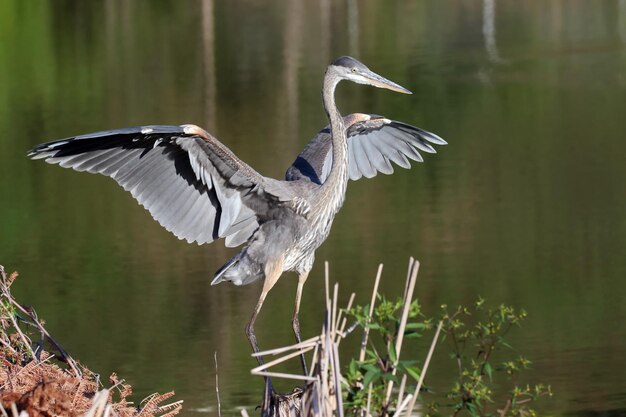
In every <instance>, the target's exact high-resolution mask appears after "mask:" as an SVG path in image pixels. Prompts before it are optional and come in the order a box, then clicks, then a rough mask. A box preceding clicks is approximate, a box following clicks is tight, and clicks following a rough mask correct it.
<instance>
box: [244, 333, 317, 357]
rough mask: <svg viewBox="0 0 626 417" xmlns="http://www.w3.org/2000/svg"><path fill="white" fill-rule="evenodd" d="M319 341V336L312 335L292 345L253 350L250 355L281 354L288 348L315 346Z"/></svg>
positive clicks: (288, 349) (287, 350)
mask: <svg viewBox="0 0 626 417" xmlns="http://www.w3.org/2000/svg"><path fill="white" fill-rule="evenodd" d="M319 341H320V336H315V337H312V338H310V339H307V340H304V341H302V342H300V343H296V344H294V345H290V346H283V347H279V348H274V349H268V350H264V351H262V352H255V353H252V354H251V356H252V357H257V356H269V355H278V354H281V353H285V352H289V351H290V350H293V349H304V348H307V347H309V346H317V344H318V343H319Z"/></svg>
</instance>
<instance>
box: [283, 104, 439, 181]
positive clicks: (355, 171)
mask: <svg viewBox="0 0 626 417" xmlns="http://www.w3.org/2000/svg"><path fill="white" fill-rule="evenodd" d="M344 125H345V126H346V133H347V141H348V176H349V177H350V179H352V180H358V179H360V178H362V177H366V178H372V177H374V176H375V175H376V174H377V173H378V172H381V173H383V174H391V173H393V165H392V164H391V162H393V163H395V164H396V165H398V166H400V167H402V168H410V167H411V163H410V162H409V159H411V160H413V161H417V162H422V161H423V160H424V159H423V158H422V155H421V154H420V151H421V152H426V153H435V152H436V151H435V148H434V147H433V146H432V144H435V145H445V144H446V141H444V140H443V139H441V138H440V137H439V136H437V135H435V134H434V133H430V132H427V131H425V130H423V129H420V128H417V127H414V126H411V125H408V124H406V123H402V122H396V121H393V120H389V119H386V118H384V117H382V116H376V115H368V114H363V113H354V114H351V115H349V116H346V117H345V118H344ZM332 146H333V145H332V140H331V136H330V128H329V127H328V126H327V127H325V128H324V129H322V130H321V131H320V132H319V133H318V134H317V135H316V136H315V137H314V138H313V139H312V140H311V141H310V142H309V143H308V144H307V145H306V147H305V148H304V150H303V151H302V152H301V153H300V155H298V158H296V160H295V161H294V163H293V164H292V165H291V166H290V167H289V169H288V170H287V173H286V174H285V179H286V180H287V181H298V180H304V181H311V182H313V183H314V184H318V185H319V184H323V183H324V181H326V179H327V178H328V174H329V173H330V169H331V167H332V163H333V157H332Z"/></svg>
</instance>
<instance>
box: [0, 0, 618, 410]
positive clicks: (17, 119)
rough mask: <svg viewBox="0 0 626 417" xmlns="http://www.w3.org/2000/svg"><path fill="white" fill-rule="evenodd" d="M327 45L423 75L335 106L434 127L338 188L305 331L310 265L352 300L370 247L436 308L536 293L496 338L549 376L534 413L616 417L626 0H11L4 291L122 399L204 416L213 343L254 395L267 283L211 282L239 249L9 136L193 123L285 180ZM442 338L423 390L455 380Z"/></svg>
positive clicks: (227, 380) (252, 397) (1, 144)
mask: <svg viewBox="0 0 626 417" xmlns="http://www.w3.org/2000/svg"><path fill="white" fill-rule="evenodd" d="M340 55H352V56H355V57H356V58H358V59H360V60H362V61H363V62H364V63H365V64H366V65H368V66H369V67H370V68H371V69H373V70H374V71H376V72H378V73H380V74H382V75H383V76H385V77H388V78H390V79H392V80H394V81H397V82H398V83H400V84H401V85H403V86H406V87H407V88H409V89H410V90H412V91H413V92H414V95H413V96H404V95H398V94H393V93H390V92H387V91H383V90H378V89H374V88H370V87H364V86H358V85H354V84H350V85H345V84H342V85H341V86H340V87H339V89H338V92H337V96H338V104H339V107H340V110H341V111H342V112H343V113H344V114H347V113H350V112H354V111H360V112H367V113H377V114H384V115H385V116H387V117H389V118H392V119H396V120H401V121H404V122H407V123H410V124H414V125H417V126H420V127H422V128H424V129H426V130H430V131H433V132H435V133H437V134H439V135H440V136H442V137H443V138H445V139H446V140H447V141H448V142H449V146H446V147H440V148H438V150H439V153H438V154H436V155H426V158H425V159H426V162H425V163H424V164H417V165H414V167H413V169H412V170H410V171H407V170H401V169H397V170H396V173H395V174H394V175H393V176H383V175H379V176H378V177H376V178H375V179H372V180H361V181H358V182H353V183H351V184H350V186H349V190H348V196H347V201H346V204H345V206H344V209H343V210H342V211H341V212H340V213H339V215H338V217H337V219H336V221H335V223H334V227H333V231H332V233H331V236H330V238H329V239H328V241H327V242H326V243H325V244H324V245H323V246H322V248H321V249H320V250H319V251H318V253H317V264H316V266H315V268H314V270H313V271H312V273H311V275H310V279H309V281H308V283H307V286H306V288H305V293H304V298H303V307H302V309H303V313H302V317H301V323H302V328H303V333H304V336H305V337H307V336H311V335H313V334H315V333H317V332H318V330H319V327H320V325H321V317H322V303H323V293H324V289H323V261H324V260H328V261H329V262H330V270H331V279H332V280H336V281H339V282H340V285H341V287H340V288H341V293H342V297H341V298H342V300H344V299H347V298H348V295H349V293H350V292H352V291H355V292H356V293H357V301H359V302H362V303H366V302H368V300H369V293H370V289H371V286H372V283H373V280H374V274H375V271H376V267H377V265H378V263H381V262H382V263H384V264H385V272H384V275H383V276H384V278H383V284H382V287H383V289H384V291H385V293H387V294H388V295H390V296H395V295H401V293H402V288H403V285H404V274H405V271H406V266H407V262H408V258H409V256H415V257H417V258H418V259H420V260H421V262H422V268H421V271H420V275H419V279H418V287H417V290H416V292H417V294H418V297H419V298H420V302H421V303H422V304H423V307H424V310H425V312H426V313H428V314H436V313H437V312H438V311H439V305H441V304H443V303H446V304H448V305H455V304H457V303H461V302H464V303H468V302H471V301H473V300H475V299H476V298H477V297H478V296H479V295H481V296H483V297H485V298H486V299H487V300H488V301H489V302H491V303H494V304H496V303H500V302H504V303H508V304H512V305H514V306H516V307H524V308H525V309H526V310H527V311H528V312H529V314H530V318H529V320H528V321H527V322H526V324H525V325H524V327H523V328H522V329H521V330H518V331H516V332H515V333H513V334H512V335H511V344H512V345H513V346H515V347H516V348H517V349H519V351H520V352H522V353H524V354H525V355H526V356H528V357H529V358H530V359H531V360H533V361H534V365H533V368H534V369H533V370H532V371H531V372H530V375H529V378H530V380H532V381H540V382H544V383H548V384H551V385H552V387H553V391H554V392H555V397H554V398H553V399H552V400H548V401H543V402H542V403H541V405H540V407H539V408H540V410H541V411H542V412H544V413H548V414H552V415H567V414H569V415H590V414H594V415H596V414H597V415H622V414H624V413H626V373H625V372H624V369H626V355H625V352H626V325H625V324H624V323H625V320H626V303H625V302H624V296H625V295H626V280H625V279H624V278H625V277H626V256H625V255H626V251H625V249H626V186H625V184H624V180H625V179H626V163H625V162H624V161H625V157H626V141H625V140H624V139H626V117H625V116H626V1H624V0H598V1H586V0H561V1H557V0H537V1H532V2H531V1H512V0H497V1H496V0H483V1H480V0H468V1H458V0H415V1H406V2H378V1H373V0H342V1H336V2H334V1H331V0H321V1H310V2H309V1H305V0H282V1H279V0H273V1H252V0H230V1H221V2H220V1H213V0H204V1H199V0H198V1H187V2H177V1H173V0H172V1H134V2H130V1H124V0H106V1H99V2H83V1H66V0H55V1H54V2H43V1H35V0H4V1H2V2H0V127H1V129H2V130H1V131H2V136H1V137H0V195H1V196H2V204H0V237H1V238H0V263H2V264H3V265H5V267H6V268H7V269H8V270H18V271H19V272H20V273H21V278H20V279H19V280H18V281H17V283H16V284H15V289H14V291H15V293H16V295H17V297H18V298H19V299H20V301H22V302H24V303H26V304H29V305H33V306H35V307H36V309H37V311H38V313H39V315H40V316H41V317H43V318H45V319H46V321H47V323H48V328H49V330H50V331H51V333H52V334H53V335H55V336H56V338H57V339H58V340H60V341H61V342H62V344H63V345H64V346H65V348H66V349H67V350H68V351H69V352H71V353H72V354H73V355H74V356H75V357H77V358H79V359H80V360H81V361H82V362H83V363H85V364H87V365H88V366H89V367H90V368H91V369H92V370H94V371H97V372H99V373H101V374H102V375H103V376H106V375H108V374H109V373H110V372H112V371H116V372H118V374H119V375H120V376H121V377H122V378H125V379H126V380H127V381H128V382H130V383H131V384H133V386H134V387H135V392H136V399H137V400H138V399H140V398H143V397H144V396H145V395H147V394H149V393H151V392H153V391H156V390H160V391H165V390H170V389H174V390H176V391H177V398H178V399H183V400H184V401H185V405H186V407H185V410H186V411H185V412H186V415H193V414H196V413H200V412H208V413H211V414H215V407H216V398H215V393H214V374H215V370H214V362H213V353H214V352H217V356H218V361H219V367H220V372H219V377H220V393H221V402H222V408H223V410H224V409H225V410H226V411H227V412H229V413H233V414H234V413H236V411H235V407H236V406H246V407H248V408H249V410H251V407H252V406H253V405H255V404H257V403H258V402H259V401H260V398H261V397H260V394H261V389H262V382H261V381H260V380H257V379H256V378H252V377H251V376H250V375H249V369H250V368H251V367H252V366H253V365H254V363H255V361H254V360H253V359H252V358H250V356H249V353H250V352H249V347H248V343H247V340H246V338H245V334H244V331H243V328H244V325H245V323H246V321H247V320H248V317H249V314H250V313H251V310H252V307H253V305H254V303H255V302H256V299H257V297H258V293H259V291H260V287H259V286H258V285H252V286H248V287H244V288H235V287H233V286H230V285H220V286H217V287H209V285H208V284H209V282H210V279H211V278H212V276H213V272H214V271H215V270H216V269H217V268H218V267H219V266H220V265H221V264H222V263H223V262H224V261H225V260H226V259H227V258H228V257H229V255H230V254H231V253H232V250H226V249H225V248H224V247H223V245H222V244H221V243H219V242H218V243H216V244H213V245H211V246H206V247H198V246H195V245H188V244H186V243H184V242H182V241H179V240H177V239H176V238H175V237H174V236H173V235H170V234H169V233H168V232H167V231H165V230H164V229H162V228H161V227H160V226H159V225H158V224H157V223H156V222H155V221H153V220H152V219H151V217H150V216H149V214H148V213H147V212H146V211H145V210H144V209H143V208H142V207H140V206H139V205H138V204H137V203H136V202H135V201H134V200H133V199H132V198H131V197H130V195H128V194H127V193H125V192H124V191H123V190H122V189H121V188H120V187H118V186H117V185H116V184H115V183H114V182H113V181H111V180H110V179H108V178H104V177H102V178H101V177H98V176H93V175H86V174H78V173H76V172H73V171H69V170H63V169H60V168H58V167H53V166H49V165H47V164H44V163H42V162H34V161H30V160H28V159H27V158H26V157H25V154H26V152H27V150H28V149H29V148H31V147H32V146H34V145H36V144H38V143H41V142H44V141H48V140H53V139H58V138H63V137H67V136H70V135H74V134H80V133H86V132H91V131H96V130H101V129H108V128H115V127H123V126H130V125H142V124H182V123H195V124H198V125H201V126H204V127H205V128H207V129H208V130H210V131H211V132H212V133H214V134H215V135H216V136H217V137H218V138H220V139H221V140H222V141H223V142H224V143H225V144H226V145H227V146H229V147H230V148H231V149H232V150H233V151H234V152H235V153H237V155H239V156H240V157H241V158H242V159H243V160H245V161H246V162H248V163H249V164H250V165H252V166H253V167H254V168H256V169H257V170H259V171H260V172H261V173H262V174H264V175H268V176H273V177H281V176H282V175H283V174H284V171H285V170H286V168H287V167H288V166H289V164H290V163H291V162H292V161H293V159H294V158H295V156H296V155H297V153H298V152H299V151H300V150H301V149H302V147H303V146H304V144H305V143H306V142H307V140H308V139H309V138H311V137H312V136H313V135H314V134H315V133H316V132H317V131H318V130H319V129H320V128H321V127H323V126H324V125H325V124H326V123H327V122H326V120H325V114H324V111H323V109H322V105H321V100H320V89H321V80H322V76H323V73H324V70H325V67H326V65H328V63H329V62H330V61H332V60H333V59H334V58H336V57H338V56H340ZM295 286H296V280H295V279H294V276H292V275H286V276H285V277H284V278H283V279H282V280H281V282H280V283H279V284H278V285H277V287H276V289H275V290H274V291H273V292H272V293H271V294H270V296H269V298H268V301H267V303H266V307H265V308H264V310H263V311H262V313H261V316H260V319H259V323H258V326H257V334H258V337H259V342H260V344H261V346H262V347H264V348H270V347H277V346H280V345H285V344H290V343H291V342H292V335H291V326H290V317H291V309H292V303H293V295H294V294H295ZM281 294H282V295H283V296H281ZM427 343H428V341H426V340H424V341H422V340H418V342H417V346H416V347H415V349H416V351H422V350H423V349H424V348H425V346H423V345H426V344H427ZM420 349H421V350H420ZM448 352H449V346H447V345H446V344H445V343H444V344H442V345H441V346H440V348H439V350H438V351H437V352H436V355H435V362H434V364H433V368H432V370H431V371H430V372H431V374H429V376H428V377H427V378H426V379H427V384H428V383H429V382H428V380H429V379H430V380H431V381H430V384H431V385H433V386H434V385H435V384H436V383H438V382H441V381H446V380H448V379H449V375H451V371H450V367H449V365H451V363H450V361H449V359H448V358H447V355H448ZM350 353H351V352H345V353H344V354H345V355H346V356H349V355H350ZM294 369H296V370H297V362H294ZM286 388H287V387H286Z"/></svg>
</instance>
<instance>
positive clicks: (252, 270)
mask: <svg viewBox="0 0 626 417" xmlns="http://www.w3.org/2000/svg"><path fill="white" fill-rule="evenodd" d="M341 80H350V81H353V82H356V83H361V84H369V85H373V86H376V87H380V88H387V89H391V90H393V91H397V92H402V93H409V94H410V92H409V91H408V90H406V89H404V88H403V87H401V86H399V85H397V84H395V83H393V82H391V81H389V80H386V79H385V78H383V77H381V76H379V75H377V74H375V73H373V72H372V71H370V70H369V69H368V68H367V67H366V66H365V65H363V64H362V63H360V62H358V61H357V60H355V59H354V58H350V57H341V58H339V59H337V60H336V61H334V62H333V63H332V64H331V65H330V66H329V67H328V69H327V71H326V75H325V77H324V88H323V102H324V108H325V110H326V113H327V115H328V118H329V121H330V125H329V126H327V127H326V128H324V129H322V130H321V131H320V132H319V133H318V134H317V135H316V136H315V137H314V138H313V139H312V140H311V141H310V142H309V143H308V144H307V145H306V147H305V148H304V150H303V151H302V153H301V154H300V155H299V156H298V157H297V159H296V160H295V161H294V163H293V165H292V166H291V167H289V169H288V170H287V172H286V175H285V180H282V181H281V180H275V179H272V178H268V177H264V176H262V175H260V174H259V173H258V172H256V171H255V170H254V169H252V168H251V167H250V166H248V165H247V164H246V163H244V162H243V161H241V160H240V159H239V158H237V156H235V155H234V154H233V153H232V152H231V151H230V150H229V149H228V148H227V147H226V146H224V145H223V144H222V143H220V142H219V141H218V140H217V139H216V138H214V137H213V136H211V135H210V134H209V133H207V132H206V131H204V130H203V129H201V128H199V127H197V126H195V125H182V126H142V127H131V128H125V129H118V130H109V131H104V132H97V133H91V134H87V135H81V136H75V137H71V138H68V139H63V140H60V141H55V142H50V143H46V144H42V145H39V146H37V147H35V148H34V149H32V150H31V151H30V152H29V156H30V157H32V158H34V159H38V158H43V159H45V160H46V162H49V163H56V164H59V165H61V166H63V167H66V168H73V169H75V170H77V171H86V172H91V173H99V174H103V175H106V176H109V177H111V178H113V179H114V180H115V181H117V182H118V184H120V185H121V186H122V187H123V188H124V189H125V190H127V191H129V192H130V193H131V194H132V196H133V197H134V198H135V199H137V201H139V203H140V204H141V205H143V206H144V207H145V208H146V209H147V210H148V211H149V212H150V214H151V215H152V216H153V217H154V219H156V220H157V221H158V222H159V223H160V224H161V225H162V226H163V227H165V228H166V229H167V230H169V231H170V232H172V233H173V234H174V235H176V236H177V237H178V238H180V239H185V240H186V241H187V242H190V243H191V242H196V243H198V244H204V243H210V242H213V241H214V240H217V239H220V238H224V239H225V244H226V246H231V247H233V246H238V245H241V244H244V243H245V246H244V247H243V249H242V250H241V251H240V252H239V253H237V254H236V255H235V256H234V257H233V258H232V259H230V260H229V261H228V262H227V263H226V264H225V265H224V266H223V267H222V268H220V269H219V270H218V271H217V273H216V275H215V278H214V280H213V282H212V284H216V283H218V282H221V281H225V280H226V281H232V282H234V283H235V284H237V285H241V284H248V283H250V282H253V281H255V280H257V279H260V278H264V279H265V282H264V287H263V292H262V295H261V298H260V300H259V303H258V304H257V306H256V308H255V311H254V314H253V316H252V319H251V320H250V323H249V324H248V337H249V338H250V341H251V343H252V345H253V347H254V348H255V350H256V349H257V346H256V339H255V337H254V331H253V325H254V321H255V319H256V315H257V314H258V311H259V310H260V308H261V305H262V304H263V300H264V298H265V295H266V294H267V292H268V291H269V289H271V287H272V286H273V285H274V283H275V282H276V280H277V279H278V277H280V275H281V274H282V272H283V271H295V272H297V273H298V274H299V275H300V279H299V284H298V293H297V296H296V308H295V312H294V317H293V326H294V331H295V332H296V337H297V339H298V340H299V325H298V324H297V323H298V322H297V315H298V309H299V303H300V296H301V290H302V285H303V284H304V281H305V280H306V277H307V275H308V273H309V271H310V270H311V268H312V265H313V260H314V253H315V250H316V249H317V248H318V247H319V246H320V245H321V244H322V242H323V241H324V240H325V239H326V238H327V236H328V234H329V232H330V227H331V225H332V221H333V219H334V217H335V214H336V213H337V211H338V210H339V209H340V207H341V205H342V204H343V200H344V196H345V191H346V186H347V182H348V178H350V179H352V180H357V179H359V178H362V177H366V178H371V177H373V176H375V175H376V174H377V173H378V172H381V173H384V174H391V173H392V172H393V164H396V165H398V166H400V167H403V168H409V167H410V162H409V161H410V160H413V161H418V162H421V161H422V156H421V155H420V152H426V153H433V152H435V150H434V148H433V147H432V146H431V145H432V144H437V145H443V144H445V141H443V140H442V139H441V138H439V137H438V136H436V135H434V134H432V133H429V132H426V131H424V130H421V129H419V128H416V127H413V126H410V125H407V124H404V123H400V122H396V121H392V120H389V119H386V118H384V117H381V116H374V115H367V114H361V113H356V114H351V115H349V116H347V117H345V118H343V117H341V115H340V114H339V111H338V110H337V107H336V106H335V101H334V91H335V87H336V86H337V84H338V83H339V82H340V81H341ZM392 163H393V164H392Z"/></svg>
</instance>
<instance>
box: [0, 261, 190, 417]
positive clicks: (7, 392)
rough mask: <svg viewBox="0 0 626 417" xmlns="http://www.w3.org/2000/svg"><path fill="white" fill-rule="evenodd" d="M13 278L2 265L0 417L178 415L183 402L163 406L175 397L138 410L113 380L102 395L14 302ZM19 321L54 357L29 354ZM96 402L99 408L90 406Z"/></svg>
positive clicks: (156, 397)
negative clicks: (23, 415) (33, 331)
mask: <svg viewBox="0 0 626 417" xmlns="http://www.w3.org/2000/svg"><path fill="white" fill-rule="evenodd" d="M15 278H17V273H15V272H14V273H12V274H11V275H10V276H8V277H7V275H6V273H5V271H4V268H3V267H2V266H1V265H0V365H1V366H0V415H8V416H12V417H13V416H15V417H17V416H18V415H21V414H20V413H21V412H23V411H24V412H26V413H28V417H53V416H54V417H56V416H64V417H78V416H90V417H101V416H104V415H109V416H117V417H171V416H174V415H176V414H178V413H179V412H180V410H181V409H182V401H176V402H173V403H170V404H164V405H162V403H163V402H164V401H166V400H168V399H170V398H171V397H172V396H173V395H174V392H173V391H172V392H168V393H165V394H153V395H151V396H149V397H148V398H146V399H145V400H144V401H142V404H143V405H142V407H141V408H140V409H137V408H136V407H135V406H134V405H133V403H132V402H130V401H129V400H128V398H129V397H130V396H131V394H132V387H131V386H130V385H129V384H127V383H125V382H124V380H121V379H119V378H118V376H117V375H116V374H113V375H111V377H110V381H111V384H112V387H111V388H110V389H102V388H101V387H100V386H99V382H98V378H97V375H96V374H94V373H93V372H91V371H90V370H89V369H87V368H86V367H82V368H80V369H79V364H78V363H77V362H76V361H74V360H73V359H72V358H71V357H70V356H69V355H68V354H67V353H66V352H65V351H64V350H63V348H61V346H60V345H59V344H58V343H57V342H56V341H55V340H54V339H52V337H51V336H50V335H49V333H48V332H47V331H46V330H45V329H44V328H43V321H42V320H40V319H38V318H37V315H36V313H35V311H34V310H33V309H31V308H27V307H24V306H22V305H21V304H19V303H18V302H17V301H16V300H15V299H14V298H13V296H12V295H11V292H10V287H11V284H13V282H14V281H15ZM18 314H19V316H18ZM20 320H22V321H26V320H28V322H29V324H30V325H32V327H33V328H35V329H37V331H38V333H39V334H38V336H40V337H41V338H42V339H45V340H46V341H47V342H49V344H50V345H51V347H52V348H53V349H54V350H55V351H56V352H57V355H56V356H54V355H52V354H50V353H49V352H46V351H45V350H42V349H41V347H38V348H37V349H33V348H32V346H33V344H32V342H31V340H30V337H29V335H28V334H27V333H25V332H24V331H22V329H21V328H20V326H19V321H20ZM59 365H63V366H64V367H61V366H59ZM103 395H104V396H105V397H103ZM99 400H102V401H101V402H102V403H101V404H94V402H96V401H99ZM107 413H108V414H107Z"/></svg>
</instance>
